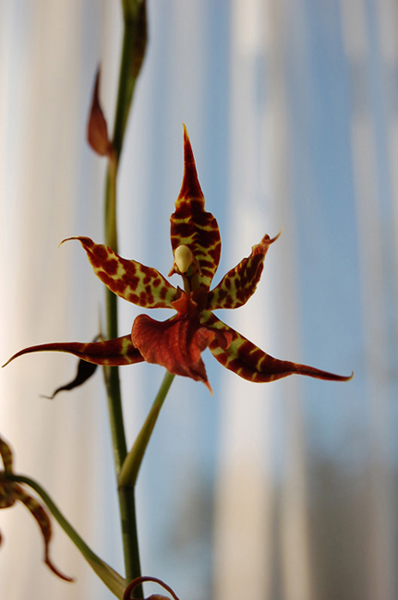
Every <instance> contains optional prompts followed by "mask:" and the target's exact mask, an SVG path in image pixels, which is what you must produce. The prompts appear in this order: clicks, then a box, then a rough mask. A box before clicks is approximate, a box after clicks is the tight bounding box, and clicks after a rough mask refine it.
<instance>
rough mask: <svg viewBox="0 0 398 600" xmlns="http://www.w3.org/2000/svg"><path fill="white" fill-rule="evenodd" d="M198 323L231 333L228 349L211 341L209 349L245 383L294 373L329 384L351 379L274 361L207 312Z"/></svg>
mask: <svg viewBox="0 0 398 600" xmlns="http://www.w3.org/2000/svg"><path fill="white" fill-rule="evenodd" d="M201 321H202V322H205V323H206V325H208V326H210V325H211V327H215V328H216V329H218V330H220V331H224V332H229V333H230V334H232V341H231V343H230V345H229V346H228V348H222V347H221V346H220V345H219V344H218V343H217V339H214V340H213V342H211V343H210V345H209V349H210V351H211V353H212V354H213V356H214V357H215V358H216V359H217V360H218V362H219V363H221V364H222V365H223V366H224V367H226V368H227V369H229V370H230V371H233V372H234V373H236V374H237V375H239V376H240V377H243V379H247V380H248V381H254V382H258V383H263V382H266V381H275V380H276V379H281V378H282V377H287V376H288V375H293V374H297V375H308V376H309V377H315V378H317V379H327V380H330V381H348V380H349V379H351V377H352V374H351V375H350V376H348V377H345V376H342V375H335V374H334V373H329V372H327V371H321V370H320V369H315V368H314V367H309V366H307V365H300V364H296V363H293V362H289V361H285V360H279V359H277V358H273V357H272V356H270V355H269V354H266V353H265V352H263V351H262V350H260V348H258V347H257V346H255V345H254V344H252V342H249V340H247V339H246V338H244V337H243V336H242V335H240V333H238V332H237V331H234V330H233V329H232V328H231V327H228V325H226V324H225V323H223V322H222V321H220V320H219V319H217V317H216V316H215V315H213V314H211V313H209V312H206V313H202V318H201Z"/></svg>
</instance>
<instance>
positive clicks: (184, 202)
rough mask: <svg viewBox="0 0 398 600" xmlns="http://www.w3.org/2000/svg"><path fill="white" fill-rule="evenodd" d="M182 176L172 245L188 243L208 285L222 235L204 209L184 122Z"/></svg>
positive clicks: (172, 233) (215, 266)
mask: <svg viewBox="0 0 398 600" xmlns="http://www.w3.org/2000/svg"><path fill="white" fill-rule="evenodd" d="M184 165H185V166H184V177H183V181H182V187H181V191H180V194H179V196H178V198H177V200H176V203H175V212H174V213H173V214H172V215H171V217H170V221H171V245H172V248H173V252H175V250H176V248H178V246H181V245H184V246H188V247H189V248H190V250H191V252H192V254H193V256H194V258H195V260H196V261H197V262H198V264H199V267H200V272H201V284H202V286H203V287H204V288H206V289H209V287H210V283H211V281H212V279H213V277H214V273H215V272H216V270H217V267H218V263H219V262H220V253H221V238H220V231H219V229H218V224H217V221H216V219H215V218H214V217H213V215H212V214H211V213H209V212H206V211H205V199H204V197H203V192H202V190H201V187H200V184H199V180H198V175H197V172H196V165H195V159H194V156H193V152H192V147H191V142H190V141H189V137H188V133H187V130H186V127H185V125H184Z"/></svg>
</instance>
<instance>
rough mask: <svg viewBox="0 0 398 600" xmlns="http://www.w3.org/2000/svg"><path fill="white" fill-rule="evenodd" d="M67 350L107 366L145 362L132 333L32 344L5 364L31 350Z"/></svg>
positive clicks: (90, 361)
mask: <svg viewBox="0 0 398 600" xmlns="http://www.w3.org/2000/svg"><path fill="white" fill-rule="evenodd" d="M47 351H48V352H54V351H55V352H67V353H69V354H74V355H75V356H77V357H78V358H81V359H83V360H85V361H87V362H89V363H94V364H96V365H102V366H106V367H116V366H124V365H132V364H134V363H139V362H143V360H144V358H143V357H142V356H141V354H140V352H139V350H137V348H135V347H134V346H133V343H132V341H131V337H130V335H125V336H123V337H120V338H117V339H116V340H106V341H104V342H89V343H87V344H85V343H82V342H55V343H51V344H40V345H38V346H30V347H29V348H25V349H24V350H20V351H19V352H17V353H16V354H14V356H12V357H11V358H10V359H9V360H8V361H7V362H6V363H5V364H4V365H3V367H5V366H6V365H8V363H10V362H11V361H12V360H14V358H18V357H19V356H22V355H23V354H30V353H31V352H47Z"/></svg>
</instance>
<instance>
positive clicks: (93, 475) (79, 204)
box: [0, 0, 121, 600]
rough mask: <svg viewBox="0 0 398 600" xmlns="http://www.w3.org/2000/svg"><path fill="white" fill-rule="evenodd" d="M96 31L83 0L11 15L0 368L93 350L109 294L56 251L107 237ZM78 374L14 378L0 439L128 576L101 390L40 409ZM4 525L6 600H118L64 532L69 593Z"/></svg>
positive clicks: (28, 370) (16, 519) (4, 377)
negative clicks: (93, 133)
mask: <svg viewBox="0 0 398 600" xmlns="http://www.w3.org/2000/svg"><path fill="white" fill-rule="evenodd" d="M86 11H87V12H86ZM95 15H96V16H97V17H98V22H96V21H95V18H94V16H95ZM99 24H100V17H99V13H98V12H97V9H94V8H93V10H92V12H91V13H90V11H89V10H87V4H85V3H81V2H80V1H78V0H74V1H72V2H71V1H70V0H59V1H57V2H39V1H34V2H31V1H22V0H20V1H18V2H15V3H14V2H6V3H2V4H1V8H0V31H1V33H0V39H1V46H0V65H1V66H0V68H1V71H0V82H1V85H0V87H1V94H0V119H1V132H0V135H1V138H0V140H1V141H0V180H1V189H0V193H1V197H0V210H1V225H0V227H1V234H0V244H1V251H0V261H1V272H0V277H1V292H0V301H1V310H0V319H1V332H2V335H1V359H0V362H5V360H6V359H7V358H8V357H9V356H10V355H11V354H12V353H13V352H15V351H17V350H19V349H21V348H23V347H26V346H29V345H33V344H37V343H41V342H47V341H61V340H73V339H80V340H82V341H84V340H89V339H90V338H92V337H93V336H94V335H95V334H96V332H97V330H98V311H97V307H98V306H99V302H100V299H101V298H102V294H103V290H102V289H101V286H100V285H98V284H97V282H96V280H95V278H94V277H93V276H92V273H91V272H90V267H89V265H87V262H86V261H85V260H84V258H85V257H84V256H83V255H82V253H81V250H80V249H79V248H77V246H76V247H74V246H73V244H72V242H71V243H70V245H69V244H68V245H64V246H63V247H62V248H60V249H58V248H57V246H58V244H59V242H60V241H61V240H62V239H63V238H65V237H68V236H70V235H74V234H88V235H92V236H93V237H97V238H98V237H99V236H100V235H102V227H101V218H102V215H101V211H102V191H101V190H102V173H101V174H99V173H98V170H97V165H98V163H97V160H98V159H97V158H96V157H94V155H91V154H90V153H89V150H88V148H87V147H86V143H85V126H86V115H87V112H88V108H89V102H90V94H91V87H92V81H93V77H94V70H95V67H96V61H97V56H98V53H99V52H98V45H99V39H98V38H99V36H98V29H97V27H98V25H99ZM85 44H88V46H85ZM83 48H85V51H86V54H84V52H83ZM91 52H92V54H91ZM83 56H85V58H87V63H86V62H85V61H83V60H82V57H83ZM87 67H90V72H88V71H87V70H86V69H87ZM91 67H92V69H93V71H92V72H91ZM98 175H101V176H100V177H98ZM87 182H88V183H87ZM86 184H87V187H85V186H86ZM75 369H76V360H74V359H73V358H72V357H67V356H66V355H58V356H57V355H49V354H37V355H31V356H29V357H25V358H22V359H20V360H18V361H16V362H15V363H12V364H11V365H9V366H8V367H7V368H6V369H4V370H3V371H2V372H1V377H0V389H1V396H0V429H1V435H2V436H4V438H5V439H7V440H8V441H9V442H10V444H11V446H12V448H13V449H14V451H15V462H16V471H17V472H21V473H24V474H27V475H30V476H32V477H33V478H35V479H37V480H38V481H39V482H41V483H42V485H43V486H44V488H45V489H47V490H48V492H49V493H50V495H51V496H52V497H53V499H54V500H55V501H56V502H57V503H58V505H59V507H60V508H61V510H62V511H64V513H65V515H66V516H67V518H68V519H70V521H71V522H72V523H73V525H74V526H75V527H76V528H77V529H78V530H79V531H80V532H81V534H82V535H83V537H84V538H85V539H86V541H87V542H88V543H89V544H90V545H91V546H92V547H93V548H94V549H96V548H97V547H98V544H99V545H101V542H102V545H103V548H104V546H105V544H104V538H105V535H106V539H107V547H106V550H105V552H106V554H107V555H106V556H105V558H106V559H107V560H109V562H111V563H112V564H113V565H114V566H115V567H116V568H119V569H120V568H121V562H120V560H119V559H120V556H119V555H117V556H116V557H115V555H114V551H113V549H112V546H113V540H114V538H116V539H118V538H117V536H118V531H119V529H118V522H117V518H116V519H115V521H113V519H112V518H110V520H108V521H107V523H106V524H105V521H104V519H103V514H104V499H103V497H102V494H101V491H100V490H101V484H102V489H103V488H104V487H105V486H104V480H103V476H102V473H103V471H101V470H100V469H98V465H99V464H103V463H104V461H105V460H106V456H109V455H110V449H109V433H108V430H107V425H106V423H105V419H104V415H105V406H106V404H105V399H104V394H103V392H102V382H101V378H100V377H97V378H96V381H95V380H92V381H91V382H90V383H89V384H87V385H86V386H84V388H81V390H76V391H75V392H74V393H73V394H71V395H70V396H68V395H67V394H60V396H59V397H57V398H56V399H55V400H54V401H53V402H50V401H49V400H47V399H43V398H41V397H40V393H43V394H51V393H52V391H53V390H54V389H55V388H56V387H57V386H59V385H61V384H63V383H66V382H67V381H68V379H72V378H73V376H74V373H75ZM101 407H102V408H103V409H104V410H102V409H101ZM93 466H95V468H93ZM107 487H108V488H110V489H113V488H114V482H113V481H112V482H109V485H108V486H107ZM107 493H108V492H107ZM113 512H114V511H113ZM0 516H1V529H2V531H3V534H4V539H3V544H2V546H1V560H0V597H1V598H12V599H13V600H22V598H27V597H31V598H32V599H33V598H58V599H59V600H68V599H72V598H73V599H74V600H79V599H83V598H88V597H96V598H98V599H100V598H105V597H109V593H108V591H107V590H106V589H105V588H103V586H102V584H101V583H100V582H99V581H97V579H96V577H95V575H94V574H93V573H92V572H91V569H90V567H89V566H88V565H86V563H85V562H84V561H83V560H82V558H81V557H80V555H79V553H78V551H77V550H76V548H75V547H74V546H73V545H72V544H71V543H70V541H69V540H68V539H67V537H66V536H65V534H64V533H63V532H62V531H61V530H60V528H59V527H58V526H57V525H56V524H54V538H53V542H52V544H51V557H52V559H53V561H54V563H55V564H56V565H57V566H58V567H59V569H60V570H62V571H63V572H65V573H66V574H68V575H71V576H74V577H76V582H75V583H73V584H68V583H64V582H62V581H60V580H59V579H57V578H56V577H55V576H53V575H52V573H51V572H50V571H49V570H48V569H47V567H46V566H45V565H44V564H43V562H42V557H43V541H42V539H41V536H40V534H39V530H38V528H37V525H36V523H35V522H34V520H33V518H32V517H31V516H30V515H29V513H28V511H26V509H25V508H24V507H23V506H22V505H20V506H15V507H14V508H12V509H10V510H4V511H1V515H0ZM98 522H101V524H104V526H105V531H104V530H103V528H102V527H101V528H98V526H97V525H98ZM101 536H102V537H101Z"/></svg>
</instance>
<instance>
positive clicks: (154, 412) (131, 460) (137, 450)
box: [119, 371, 175, 489]
mask: <svg viewBox="0 0 398 600" xmlns="http://www.w3.org/2000/svg"><path fill="white" fill-rule="evenodd" d="M174 377H175V375H172V374H171V373H169V372H168V371H166V374H165V376H164V378H163V381H162V384H161V386H160V388H159V391H158V393H157V396H156V398H155V400H154V402H153V404H152V408H151V410H150V412H149V414H148V416H147V418H146V421H145V423H144V424H143V426H142V428H141V431H140V433H139V434H138V436H137V438H136V440H135V442H134V445H133V447H132V448H131V450H130V452H129V453H128V455H127V457H126V460H125V461H124V463H123V466H122V470H121V471H120V475H119V489H126V488H130V489H134V487H135V484H136V482H137V477H138V472H139V470H140V467H141V463H142V459H143V458H144V454H145V450H146V449H147V446H148V443H149V440H150V438H151V435H152V431H153V428H154V427H155V424H156V421H157V419H158V416H159V413H160V410H161V408H162V406H163V403H164V401H165V399H166V396H167V393H168V391H169V389H170V386H171V384H172V383H173V380H174Z"/></svg>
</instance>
